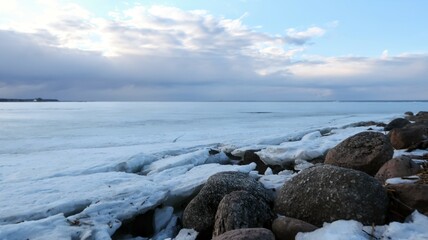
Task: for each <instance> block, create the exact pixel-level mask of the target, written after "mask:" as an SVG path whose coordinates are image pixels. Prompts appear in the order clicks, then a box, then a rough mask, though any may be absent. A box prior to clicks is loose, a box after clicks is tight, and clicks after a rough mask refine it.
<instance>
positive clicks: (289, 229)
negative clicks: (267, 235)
mask: <svg viewBox="0 0 428 240" xmlns="http://www.w3.org/2000/svg"><path fill="white" fill-rule="evenodd" d="M316 229H317V227H316V226H314V225H312V224H310V223H307V222H304V221H302V220H299V219H295V218H290V217H284V216H281V217H278V218H277V219H275V220H274V221H273V223H272V232H273V233H274V234H275V237H276V239H277V240H294V239H295V237H296V235H297V233H299V232H312V231H315V230H316Z"/></svg>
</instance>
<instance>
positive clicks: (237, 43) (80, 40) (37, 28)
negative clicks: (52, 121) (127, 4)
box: [0, 1, 428, 101]
mask: <svg viewBox="0 0 428 240" xmlns="http://www.w3.org/2000/svg"><path fill="white" fill-rule="evenodd" d="M43 4H44V5H43V6H44V8H43V9H44V10H43V14H42V15H43V16H40V17H37V18H34V19H31V21H25V20H22V21H15V22H14V23H13V24H9V25H7V27H4V24H0V26H3V30H0V41H1V43H2V44H0V52H1V53H2V55H1V56H0V96H1V97H14V98H15V97H17V98H19V97H22V98H31V97H38V96H40V97H46V98H59V99H65V100H159V101H161V100H193V101H198V100H253V101H257V100H261V101H267V100H326V99H367V98H372V99H382V98H386V97H388V98H391V99H403V98H414V97H418V98H424V96H425V95H423V94H422V93H423V89H427V87H428V86H427V85H428V84H427V83H426V82H427V81H426V77H427V76H428V72H427V69H428V56H427V55H424V54H419V55H415V54H413V55H412V54H403V55H398V56H391V55H387V57H378V58H368V57H359V58H358V57H322V56H320V57H310V58H296V56H298V55H299V54H302V53H304V52H305V51H306V50H307V49H308V48H310V45H307V44H308V43H311V41H313V40H314V39H316V38H318V37H322V36H323V35H324V34H325V30H324V29H322V28H319V27H310V28H308V29H307V30H304V31H297V30H295V29H289V30H287V33H286V34H285V35H282V36H281V35H275V36H272V35H270V34H267V33H264V32H261V30H260V29H254V28H250V27H248V26H246V25H245V24H243V22H242V17H241V18H238V19H228V18H224V17H216V16H213V15H211V14H210V13H209V12H207V11H205V10H194V11H184V10H182V9H179V8H174V7H166V6H156V5H155V6H151V7H145V6H140V5H139V6H133V7H131V8H129V9H127V10H124V11H113V12H111V13H110V17H109V18H101V17H98V16H95V15H94V14H93V13H91V12H89V11H87V10H86V9H83V8H82V7H80V6H78V5H76V4H67V5H58V4H56V1H45V2H44V3H43ZM245 16H246V15H245V14H244V15H243V17H245ZM0 28H1V27H0ZM384 56H385V55H384ZM296 59H297V60H296ZM410 88H413V89H414V90H413V91H414V92H413V93H411V94H409V93H403V94H398V93H399V92H400V90H401V89H410ZM376 89H384V90H385V94H384V95H380V94H379V91H377V90H376ZM406 94H407V95H406Z"/></svg>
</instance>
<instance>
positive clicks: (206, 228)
mask: <svg viewBox="0 0 428 240" xmlns="http://www.w3.org/2000/svg"><path fill="white" fill-rule="evenodd" d="M239 190H245V191H247V192H249V193H251V194H253V195H254V196H256V197H257V198H258V199H261V201H265V202H266V203H268V204H269V205H270V204H272V202H273V194H272V192H271V191H269V190H267V189H265V188H264V187H263V185H262V184H261V183H260V182H258V181H256V180H255V179H254V178H251V177H249V176H248V174H245V173H240V172H221V173H217V174H214V175H212V176H211V177H210V178H208V180H207V183H206V184H205V185H204V187H203V188H202V189H201V191H200V192H199V193H198V195H196V197H195V198H193V199H192V201H190V203H189V204H188V205H187V206H186V208H185V209H184V212H183V226H184V227H185V228H191V229H195V230H196V231H198V232H200V233H201V234H202V235H203V234H208V235H209V236H211V233H212V229H213V226H214V222H215V214H216V212H217V207H218V205H219V203H220V201H221V200H222V199H223V197H224V196H225V195H226V194H229V193H231V192H234V191H239Z"/></svg>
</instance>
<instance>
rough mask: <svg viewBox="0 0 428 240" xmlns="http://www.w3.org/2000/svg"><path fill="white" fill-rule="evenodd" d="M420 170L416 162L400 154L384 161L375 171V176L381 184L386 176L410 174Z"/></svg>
mask: <svg viewBox="0 0 428 240" xmlns="http://www.w3.org/2000/svg"><path fill="white" fill-rule="evenodd" d="M420 171H421V167H420V166H419V165H418V164H417V163H415V162H414V161H413V160H412V159H410V158H408V157H404V156H402V157H398V158H393V159H391V160H389V161H388V162H386V163H385V164H384V165H383V166H382V167H381V168H380V169H379V171H378V172H377V173H376V175H375V178H376V179H377V180H379V181H380V182H381V183H382V184H383V183H385V181H386V180H387V179H388V178H394V177H405V176H411V175H415V174H417V173H419V172H420Z"/></svg>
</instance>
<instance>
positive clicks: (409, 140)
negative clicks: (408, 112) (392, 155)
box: [388, 124, 428, 149]
mask: <svg viewBox="0 0 428 240" xmlns="http://www.w3.org/2000/svg"><path fill="white" fill-rule="evenodd" d="M388 135H389V139H390V141H391V144H392V146H393V147H394V148H395V149H405V148H409V147H412V146H414V145H418V144H419V143H420V142H422V141H424V140H425V139H426V138H427V135H428V131H427V127H425V126H424V125H420V124H410V125H407V126H405V127H403V128H396V129H392V130H391V131H390V132H389V134H388Z"/></svg>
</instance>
